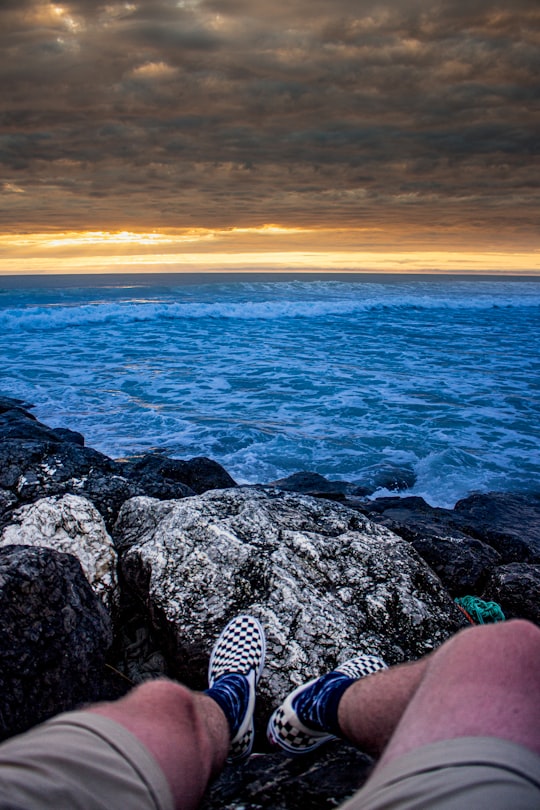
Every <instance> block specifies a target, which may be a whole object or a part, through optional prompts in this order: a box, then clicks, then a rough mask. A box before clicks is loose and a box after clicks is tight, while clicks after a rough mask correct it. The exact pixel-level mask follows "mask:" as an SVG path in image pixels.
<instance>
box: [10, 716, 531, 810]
mask: <svg viewBox="0 0 540 810" xmlns="http://www.w3.org/2000/svg"><path fill="white" fill-rule="evenodd" d="M4 807H6V808H8V807H9V808H11V807H13V808H17V810H19V808H20V810H50V808H51V807H54V808H55V810H105V809H106V810H115V809H117V810H173V808H174V805H173V800H172V796H171V793H170V790H169V786H168V784H167V781H166V779H165V776H164V774H163V772H162V771H161V769H160V768H159V766H158V764H157V763H156V761H155V760H154V758H153V757H152V756H151V754H150V753H149V751H148V750H147V749H146V748H145V746H144V745H142V744H141V743H140V742H139V741H138V740H137V739H136V738H135V737H134V736H133V735H132V734H131V733H130V732H129V731H127V730H126V729H124V728H123V727H122V726H121V725H119V724H118V723H115V722H114V721H113V720H109V719H108V718H106V717H102V716H101V715H96V714H88V713H87V712H70V713H69V714H64V715H60V716H59V717H56V718H55V719H54V720H50V721H49V722H48V723H44V724H43V725H41V726H38V727H37V728H35V729H33V730H32V731H30V732H29V733H27V734H24V735H21V736H20V737H15V738H13V739H11V740H8V741H7V742H6V743H3V744H2V745H1V746H0V810H3V808H4ZM484 808H488V810H509V808H510V810H538V808H540V757H537V756H536V755H535V754H533V753H532V752H531V751H529V750H528V749H526V748H522V747H521V746H519V745H515V744H514V743H510V742H506V741H505V740H499V739H493V738H491V737H463V738H460V739H456V740H447V741H444V742H439V743H434V744H433V745H428V746H425V747H424V748H420V749H418V750H417V751H414V752H412V753H410V754H407V755H405V756H403V757H400V758H399V759H398V760H395V761H394V762H391V763H390V764H389V765H387V766H386V767H384V768H381V770H380V771H377V772H376V773H375V774H374V775H373V776H372V777H371V778H370V779H369V780H368V782H367V784H366V785H365V786H364V787H363V788H362V789H361V790H360V791H359V792H358V793H357V794H356V795H355V796H353V798H352V799H350V800H349V801H348V802H346V803H345V804H344V805H342V810H398V809H399V810H484Z"/></svg>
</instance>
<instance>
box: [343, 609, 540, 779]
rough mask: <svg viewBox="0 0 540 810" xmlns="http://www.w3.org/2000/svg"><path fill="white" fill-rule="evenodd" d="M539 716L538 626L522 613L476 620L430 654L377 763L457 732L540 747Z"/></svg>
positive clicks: (539, 635)
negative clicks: (477, 622)
mask: <svg viewBox="0 0 540 810" xmlns="http://www.w3.org/2000/svg"><path fill="white" fill-rule="evenodd" d="M344 708H346V706H345V707H344ZM356 711H357V719H358V721H359V722H361V720H360V713H361V710H360V706H359V705H358V707H357V710H356ZM539 718H540V629H539V628H538V627H536V626H535V625H533V624H531V623H529V622H526V621H521V620H516V621H510V622H502V623H499V624H492V625H483V626H481V627H475V628H471V629H468V630H465V631H462V632H461V633H458V634H457V635H456V636H454V637H453V638H452V639H450V640H449V641H448V642H446V643H445V644H444V645H443V646H442V647H441V648H440V649H439V650H437V651H436V652H435V653H434V654H432V655H431V656H430V657H429V659H428V661H427V665H426V667H425V670H424V672H423V673H422V677H421V679H420V682H419V683H418V685H417V688H416V689H415V690H414V692H413V695H412V698H411V700H410V701H409V703H408V705H407V708H406V710H405V711H404V712H403V713H402V715H401V719H400V720H399V723H398V724H397V728H396V729H395V731H394V733H393V735H392V737H391V740H390V742H389V744H388V746H387V747H386V749H385V751H384V753H383V755H382V758H381V760H380V763H379V767H381V766H383V765H385V764H387V763H388V762H390V761H392V760H394V759H396V758H397V757H400V756H402V755H403V754H406V753H408V752H409V751H412V750H414V749H417V748H419V747H420V746H424V745H428V744H430V743H434V742H439V741H442V740H449V739H455V738H458V737H495V738H499V739H504V740H509V741H510V742H514V743H517V744H518V745H522V746H524V747H525V748H528V749H529V750H531V751H533V752H534V753H536V754H538V755H540V723H539Z"/></svg>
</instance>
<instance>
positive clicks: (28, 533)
mask: <svg viewBox="0 0 540 810" xmlns="http://www.w3.org/2000/svg"><path fill="white" fill-rule="evenodd" d="M11 521H12V522H11V523H10V524H8V525H7V526H6V527H5V528H4V530H3V531H2V533H1V534H0V546H8V545H24V546H34V547H40V546H43V547H47V548H52V549H55V550H56V551H64V552H67V553H70V554H73V555H74V556H75V557H77V559H78V560H79V562H80V563H81V566H82V569H83V571H84V573H85V575H86V578H87V579H88V581H89V583H90V584H91V586H92V587H93V589H94V591H95V592H96V594H97V595H98V596H99V597H100V598H101V599H102V600H103V602H104V604H105V605H106V606H107V607H108V608H109V609H110V608H112V607H113V606H114V605H115V604H116V603H117V601H118V599H117V597H118V593H117V589H118V581H117V572H116V568H117V555H116V551H115V549H114V546H113V542H112V540H111V538H110V536H109V534H108V532H107V529H106V527H105V523H104V521H103V518H102V517H101V515H100V513H99V512H98V511H97V509H96V508H95V506H93V504H92V503H90V501H88V500H87V499H86V498H81V497H80V496H78V495H64V496H63V497H51V498H42V499H41V500H39V501H37V502H36V503H34V504H29V505H27V506H22V507H20V508H19V509H17V510H15V512H14V513H13V514H12V515H11Z"/></svg>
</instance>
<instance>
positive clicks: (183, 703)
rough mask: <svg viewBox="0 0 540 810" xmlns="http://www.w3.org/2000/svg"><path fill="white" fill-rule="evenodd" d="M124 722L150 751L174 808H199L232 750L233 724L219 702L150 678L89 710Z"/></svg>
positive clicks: (179, 686) (189, 809)
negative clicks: (230, 745)
mask: <svg viewBox="0 0 540 810" xmlns="http://www.w3.org/2000/svg"><path fill="white" fill-rule="evenodd" d="M88 711H89V712H91V713H94V714H100V715H103V716H104V717H108V718H110V719H111V720H114V721H116V722H117V723H119V724H120V725H122V726H124V728H126V729H127V730H128V731H130V732H131V733H132V734H133V735H134V736H135V737H137V738H138V739H139V740H140V742H142V743H143V745H145V746H146V748H147V749H148V750H149V751H150V753H151V754H152V755H153V757H154V759H155V760H156V761H157V763H158V765H159V766H160V767H161V770H162V771H163V773H164V775H165V778H166V779H167V781H168V783H169V787H170V789H171V792H172V795H173V798H174V801H175V807H176V808H177V809H178V810H191V808H195V807H197V805H198V803H199V801H200V799H201V797H202V795H203V793H204V791H205V789H206V786H207V784H208V782H209V780H210V779H211V778H212V776H214V775H216V774H217V773H218V772H219V770H220V769H221V767H222V766H223V763H224V762H225V757H226V756H227V751H228V749H229V742H230V736H229V726H228V723H227V720H226V719H225V715H224V714H223V712H222V711H221V709H220V708H219V706H218V705H217V703H216V702H215V701H213V700H212V699H211V698H209V697H207V696H206V695H202V694H199V693H194V692H191V691H190V690H189V689H187V688H186V687H184V686H181V685H180V684H177V683H174V682H172V681H167V680H158V681H150V682H148V683H145V684H143V685H142V686H139V687H138V688H137V689H134V690H133V691H132V692H130V693H129V694H128V695H127V696H126V697H124V698H122V699H121V700H118V701H115V702H114V703H102V704H99V705H97V706H93V707H92V708H90V709H88Z"/></svg>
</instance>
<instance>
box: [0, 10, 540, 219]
mask: <svg viewBox="0 0 540 810" xmlns="http://www.w3.org/2000/svg"><path fill="white" fill-rule="evenodd" d="M0 31H1V33H0V48H1V52H2V55H3V57H2V64H1V66H0V83H1V87H2V90H1V96H2V104H1V113H2V130H1V136H0V160H1V161H2V165H3V177H4V181H5V189H6V191H5V193H4V194H3V195H2V200H3V209H2V210H3V218H4V220H5V222H6V223H8V225H9V227H11V228H13V229H15V228H21V227H25V224H28V227H35V226H36V225H39V223H40V222H46V224H47V225H48V226H51V227H52V226H53V225H54V224H55V223H56V225H57V226H58V227H88V226H99V227H106V226H120V227H124V226H128V225H129V226H131V227H134V226H137V225H140V226H144V227H148V226H150V227H159V226H178V227H182V226H183V225H193V224H199V225H209V226H212V225H229V224H230V225H233V224H261V223H264V222H272V221H273V222H276V221H277V222H283V223H289V224H294V223H301V224H315V225H322V224H327V225H332V224H336V225H341V224H349V225H359V226H362V225H364V224H370V223H372V224H373V223H382V224H385V223H390V224H392V223H410V225H411V226H414V225H415V223H425V221H426V217H431V218H432V219H433V221H434V223H436V224H437V225H438V226H439V227H441V228H443V229H444V228H447V229H450V230H451V229H453V228H458V227H459V226H460V224H461V225H467V224H470V223H471V222H474V224H475V226H476V227H478V228H479V229H482V228H483V229H485V230H486V231H488V230H489V229H490V228H492V227H493V225H494V224H495V225H496V227H497V228H501V227H503V228H504V227H508V228H509V229H510V230H515V228H516V227H518V225H517V223H519V228H520V229H527V227H529V228H530V229H533V228H536V210H537V205H538V197H537V192H536V191H535V184H534V182H533V179H534V174H535V172H536V171H538V162H537V161H538V152H539V145H538V102H539V96H540V90H539V80H538V76H539V75H540V64H539V52H540V10H539V9H538V4H537V2H536V0H535V1H534V2H526V0H514V2H512V3H510V2H499V3H497V2H493V0H489V2H488V1H487V0H486V2H484V1H483V0H475V2H470V0H469V1H468V2H460V0H457V1H456V0H445V1H443V0H441V2H438V3H437V2H434V3H432V4H426V3H425V2H423V0H422V1H420V0H401V2H400V1H399V0H397V1H394V2H387V3H382V2H366V1H364V2H363V1H362V0H335V2H333V3H328V2H327V0H324V2H323V0H274V2H272V3H268V2H267V0H264V2H262V1H261V0H250V2H247V1H246V2H244V0H200V2H198V1H197V0H184V2H172V0H171V1H168V0H155V1H154V2H151V1H150V0H143V1H142V2H136V0H133V2H122V3H116V2H110V3H96V2H93V0H68V1H67V2H64V3H62V2H58V4H51V3H48V2H38V1H37V0H34V2H30V1H29V0H26V1H25V2H21V0H17V2H2V3H1V4H0ZM13 189H15V190H16V191H13ZM15 197H16V199H15ZM505 223H506V225H505Z"/></svg>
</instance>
